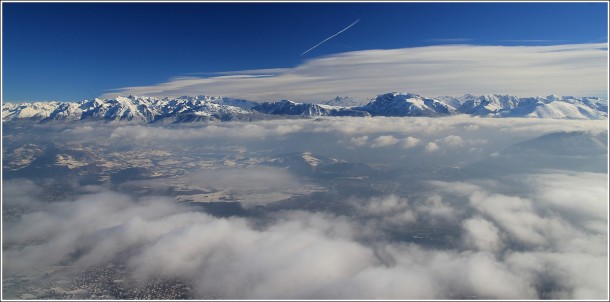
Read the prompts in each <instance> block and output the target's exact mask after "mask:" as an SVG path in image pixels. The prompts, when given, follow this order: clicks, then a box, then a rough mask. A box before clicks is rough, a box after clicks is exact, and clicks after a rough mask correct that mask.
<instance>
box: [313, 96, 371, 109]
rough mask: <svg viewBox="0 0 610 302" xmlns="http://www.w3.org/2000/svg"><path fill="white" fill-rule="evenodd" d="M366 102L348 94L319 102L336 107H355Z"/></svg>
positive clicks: (366, 101)
mask: <svg viewBox="0 0 610 302" xmlns="http://www.w3.org/2000/svg"><path fill="white" fill-rule="evenodd" d="M366 103H368V100H365V101H362V100H359V99H356V98H351V97H348V96H337V97H335V98H334V99H332V100H328V101H324V102H321V103H320V104H322V105H329V106H338V107H355V106H362V105H365V104H366Z"/></svg>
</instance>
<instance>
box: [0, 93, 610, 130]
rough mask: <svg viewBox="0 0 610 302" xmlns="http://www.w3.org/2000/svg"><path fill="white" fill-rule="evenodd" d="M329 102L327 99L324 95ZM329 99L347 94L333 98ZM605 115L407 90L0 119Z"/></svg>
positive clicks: (76, 105)
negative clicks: (362, 97) (356, 100)
mask: <svg viewBox="0 0 610 302" xmlns="http://www.w3.org/2000/svg"><path fill="white" fill-rule="evenodd" d="M329 102H330V101H329ZM333 103H334V104H339V103H345V104H351V103H353V102H352V99H349V98H340V97H337V98H335V102H333ZM454 114H468V115H475V116H485V117H526V118H558V119H606V118H608V101H607V100H604V99H600V98H596V97H585V98H576V97H571V96H564V97H559V96H555V95H551V96H547V97H528V98H519V97H516V96H509V95H497V94H491V95H482V96H474V95H470V94H466V95H464V96H461V97H450V96H442V97H436V98H428V97H422V96H420V95H417V94H412V93H397V92H392V93H385V94H380V95H378V96H377V97H376V98H375V99H373V100H372V101H370V102H369V103H367V104H365V105H359V106H332V105H328V104H312V103H295V102H292V101H289V100H283V101H279V102H273V103H269V102H265V103H256V102H252V101H247V100H240V99H232V98H224V97H213V96H204V95H199V96H182V97H178V98H163V99H158V98H153V97H135V96H128V97H116V98H113V99H106V100H102V99H97V98H96V99H93V100H85V101H82V102H36V103H22V104H13V103H3V104H2V120H3V122H4V121H11V120H25V121H35V122H49V121H78V120H100V121H105V122H116V121H118V122H130V123H140V124H149V123H163V124H165V123H182V122H196V121H207V120H233V119H247V120H251V119H260V118H263V119H265V118H272V116H273V115H289V116H356V117H362V116H371V115H372V116H429V117H435V116H447V115H454Z"/></svg>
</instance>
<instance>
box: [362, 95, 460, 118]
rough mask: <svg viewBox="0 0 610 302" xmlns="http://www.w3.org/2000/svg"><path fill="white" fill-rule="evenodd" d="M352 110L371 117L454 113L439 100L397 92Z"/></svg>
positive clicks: (451, 108) (381, 96)
mask: <svg viewBox="0 0 610 302" xmlns="http://www.w3.org/2000/svg"><path fill="white" fill-rule="evenodd" d="M352 108H353V109H360V110H364V111H366V112H368V113H370V114H371V115H373V116H375V115H380V116H444V115H450V114H452V113H454V111H455V110H454V109H453V107H451V106H449V105H447V104H446V103H443V102H441V101H439V100H435V99H431V98H425V97H422V96H419V95H417V94H411V93H407V94H402V93H397V92H392V93H386V94H382V95H379V96H377V98H376V99H375V100H373V101H371V102H369V103H368V104H366V105H364V106H362V107H352Z"/></svg>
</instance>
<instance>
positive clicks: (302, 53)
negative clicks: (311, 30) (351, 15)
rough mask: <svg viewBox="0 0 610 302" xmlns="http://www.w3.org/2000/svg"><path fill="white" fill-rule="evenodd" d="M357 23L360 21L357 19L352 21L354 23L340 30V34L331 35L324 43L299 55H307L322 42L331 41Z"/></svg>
mask: <svg viewBox="0 0 610 302" xmlns="http://www.w3.org/2000/svg"><path fill="white" fill-rule="evenodd" d="M358 21H360V19H358V20H356V21H354V23H352V24H350V25H348V26H347V27H346V28H344V29H342V30H341V31H340V32H338V33H336V34H334V35H332V36H330V37H328V38H326V39H324V41H322V42H320V43H318V44H316V46H314V47H312V48H310V49H308V50H306V51H305V52H304V53H302V54H301V55H304V54H306V53H308V52H309V51H310V50H312V49H314V48H316V47H318V46H320V44H322V43H324V42H326V41H328V40H330V39H332V38H334V37H336V36H337V35H338V34H340V33H342V32H344V31H346V30H348V29H349V28H350V27H352V26H354V25H356V23H358Z"/></svg>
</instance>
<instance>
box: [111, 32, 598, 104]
mask: <svg viewBox="0 0 610 302" xmlns="http://www.w3.org/2000/svg"><path fill="white" fill-rule="evenodd" d="M604 49H607V44H606V43H597V44H566V45H551V46H476V45H437V46H426V47H414V48H403V49H388V50H363V51H354V52H346V53H339V54H335V55H329V56H324V57H320V58H316V59H312V60H308V61H306V62H304V63H303V64H301V65H298V66H296V67H293V68H283V69H273V73H270V74H268V72H258V71H244V72H243V73H242V74H241V75H239V74H237V72H231V74H230V75H224V76H213V77H204V78H202V77H192V76H191V77H176V78H172V79H170V80H169V81H167V82H164V83H159V84H154V85H150V86H140V87H125V88H119V89H116V90H115V91H112V92H109V93H106V94H104V95H103V96H102V97H113V96H116V95H127V94H133V95H142V96H158V97H164V96H180V95H199V94H202V93H205V94H209V95H222V96H228V97H236V98H244V99H249V100H254V101H277V100H281V99H292V100H296V101H310V102H319V101H325V100H329V99H332V98H334V97H335V96H337V95H349V96H351V97H356V98H361V99H368V98H371V97H374V96H376V95H377V94H380V93H384V92H388V91H402V92H414V93H418V94H422V95H425V96H438V95H454V96H459V95H463V94H465V93H472V94H490V93H500V94H510V95H516V96H521V97H523V96H537V95H550V94H558V95H576V96H591V95H596V96H604V97H607V96H606V94H607V89H608V86H607V85H608V84H607V83H608V70H607V50H604ZM261 74H264V75H263V76H261Z"/></svg>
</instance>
